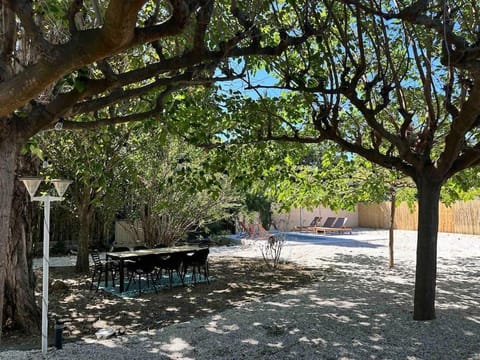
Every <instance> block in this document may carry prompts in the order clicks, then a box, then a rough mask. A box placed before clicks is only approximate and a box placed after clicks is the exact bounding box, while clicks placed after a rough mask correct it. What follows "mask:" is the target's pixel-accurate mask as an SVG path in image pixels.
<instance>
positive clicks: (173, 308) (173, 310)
mask: <svg viewBox="0 0 480 360" xmlns="http://www.w3.org/2000/svg"><path fill="white" fill-rule="evenodd" d="M165 311H171V312H178V311H180V308H177V307H173V306H170V307H167V308H166V309H165Z"/></svg>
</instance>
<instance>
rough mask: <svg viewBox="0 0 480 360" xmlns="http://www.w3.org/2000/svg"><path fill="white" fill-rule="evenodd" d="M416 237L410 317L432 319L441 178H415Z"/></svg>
mask: <svg viewBox="0 0 480 360" xmlns="http://www.w3.org/2000/svg"><path fill="white" fill-rule="evenodd" d="M416 183H417V190H418V235H417V236H418V237H417V266H416V273H415V298H414V309H413V319H414V320H433V319H435V286H436V279H437V236H438V210H439V205H438V204H439V200H440V190H441V187H442V183H441V182H435V181H433V180H431V179H429V178H428V177H423V178H420V179H417V181H416Z"/></svg>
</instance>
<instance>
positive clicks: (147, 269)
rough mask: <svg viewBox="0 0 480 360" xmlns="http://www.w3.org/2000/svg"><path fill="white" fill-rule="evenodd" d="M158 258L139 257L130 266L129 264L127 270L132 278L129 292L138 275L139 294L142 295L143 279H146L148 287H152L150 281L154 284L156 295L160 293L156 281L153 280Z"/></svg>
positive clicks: (128, 286) (152, 256)
mask: <svg viewBox="0 0 480 360" xmlns="http://www.w3.org/2000/svg"><path fill="white" fill-rule="evenodd" d="M156 260H157V259H156V256H155V255H147V256H139V257H138V258H137V259H136V261H133V262H132V263H130V264H127V269H128V270H129V272H130V277H129V279H128V285H127V291H128V289H129V288H130V283H131V282H132V280H133V278H134V277H135V275H138V294H139V295H140V294H141V293H142V277H143V276H144V277H145V280H146V281H147V287H150V281H151V282H152V285H153V288H154V289H155V293H158V291H157V287H156V286H155V280H154V278H153V276H154V274H155V272H156V264H157V261H156Z"/></svg>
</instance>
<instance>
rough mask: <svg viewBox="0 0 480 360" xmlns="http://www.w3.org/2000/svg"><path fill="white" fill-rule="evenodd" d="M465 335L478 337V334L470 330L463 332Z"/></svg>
mask: <svg viewBox="0 0 480 360" xmlns="http://www.w3.org/2000/svg"><path fill="white" fill-rule="evenodd" d="M463 335H465V336H476V335H477V334H476V333H474V332H471V331H468V330H464V331H463Z"/></svg>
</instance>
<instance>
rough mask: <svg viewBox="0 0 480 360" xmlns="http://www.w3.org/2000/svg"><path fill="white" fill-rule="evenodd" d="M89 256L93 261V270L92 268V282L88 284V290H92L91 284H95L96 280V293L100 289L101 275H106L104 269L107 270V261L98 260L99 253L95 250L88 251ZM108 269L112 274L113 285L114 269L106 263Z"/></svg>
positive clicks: (110, 264) (109, 263)
mask: <svg viewBox="0 0 480 360" xmlns="http://www.w3.org/2000/svg"><path fill="white" fill-rule="evenodd" d="M90 256H91V257H92V261H93V268H92V281H91V283H90V290H92V288H93V284H94V283H95V279H96V278H97V289H96V291H98V289H99V287H100V281H101V279H102V274H106V271H107V270H106V268H107V261H106V260H105V261H103V260H101V259H100V253H99V252H98V250H97V249H91V250H90ZM108 268H109V269H110V272H111V274H112V282H113V284H114V285H115V275H116V273H117V271H116V269H115V267H114V266H113V264H112V263H111V262H110V261H108Z"/></svg>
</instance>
